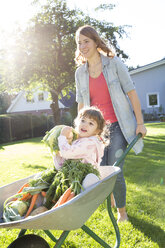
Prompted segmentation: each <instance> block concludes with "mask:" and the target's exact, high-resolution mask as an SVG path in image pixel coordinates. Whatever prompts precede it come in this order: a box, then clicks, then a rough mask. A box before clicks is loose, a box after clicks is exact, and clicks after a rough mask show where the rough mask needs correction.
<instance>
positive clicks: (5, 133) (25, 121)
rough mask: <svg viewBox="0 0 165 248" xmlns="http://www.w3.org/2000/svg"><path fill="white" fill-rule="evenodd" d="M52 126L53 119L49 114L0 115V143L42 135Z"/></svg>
mask: <svg viewBox="0 0 165 248" xmlns="http://www.w3.org/2000/svg"><path fill="white" fill-rule="evenodd" d="M53 126H54V120H53V116H51V115H50V116H45V115H40V116H37V115H30V114H7V115H0V143H1V144H2V143H7V142H11V141H16V140H22V139H26V138H33V137H39V136H43V135H45V132H46V131H47V130H50V129H51V128H52V127H53Z"/></svg>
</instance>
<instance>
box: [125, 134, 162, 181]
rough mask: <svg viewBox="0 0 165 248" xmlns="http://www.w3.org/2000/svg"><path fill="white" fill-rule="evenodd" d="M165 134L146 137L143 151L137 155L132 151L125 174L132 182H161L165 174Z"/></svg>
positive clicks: (128, 157)
mask: <svg viewBox="0 0 165 248" xmlns="http://www.w3.org/2000/svg"><path fill="white" fill-rule="evenodd" d="M164 147H165V136H161V137H152V136H149V137H146V138H145V146H144V150H143V152H142V153H140V154H138V155H137V156H136V155H135V154H134V152H130V153H129V154H128V156H127V157H126V162H125V167H124V174H125V176H126V178H127V180H128V181H129V182H131V183H136V184H142V183H144V184H145V183H146V182H147V181H148V182H150V183H154V184H155V183H156V184H159V183H160V178H161V177H162V176H163V170H164V163H165V156H164Z"/></svg>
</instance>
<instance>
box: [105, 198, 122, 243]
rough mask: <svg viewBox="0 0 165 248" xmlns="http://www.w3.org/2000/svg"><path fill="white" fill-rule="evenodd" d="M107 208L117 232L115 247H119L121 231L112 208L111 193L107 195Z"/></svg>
mask: <svg viewBox="0 0 165 248" xmlns="http://www.w3.org/2000/svg"><path fill="white" fill-rule="evenodd" d="M107 210H108V214H109V217H110V219H111V221H112V224H113V227H114V229H115V233H116V243H115V246H114V248H118V247H119V246H120V231H119V227H118V225H117V222H116V219H115V217H114V215H113V213H112V208H111V195H109V196H108V197H107Z"/></svg>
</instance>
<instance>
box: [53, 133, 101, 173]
mask: <svg viewBox="0 0 165 248" xmlns="http://www.w3.org/2000/svg"><path fill="white" fill-rule="evenodd" d="M58 146H59V149H60V152H59V154H58V155H56V156H55V157H54V165H55V168H56V169H57V170H58V169H60V167H61V166H62V165H63V162H64V160H66V159H82V162H83V163H91V164H92V165H94V166H95V167H97V166H99V165H100V162H101V158H102V157H103V154H104V144H103V143H102V142H101V141H99V139H98V138H97V137H96V136H91V137H87V138H80V139H77V140H75V141H73V143H72V144H71V145H69V144H68V141H67V139H66V137H65V136H63V135H60V136H59V137H58Z"/></svg>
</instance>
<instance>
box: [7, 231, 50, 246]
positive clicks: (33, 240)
mask: <svg viewBox="0 0 165 248" xmlns="http://www.w3.org/2000/svg"><path fill="white" fill-rule="evenodd" d="M34 247H35V248H50V246H49V244H48V243H47V242H46V241H45V239H43V238H41V237H40V236H38V235H35V234H27V235H23V236H21V237H19V238H17V239H15V240H14V241H13V242H12V243H11V244H10V245H9V246H8V247H7V248H34Z"/></svg>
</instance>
